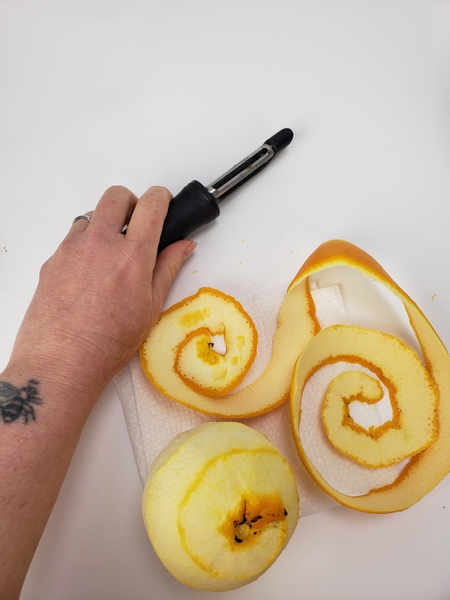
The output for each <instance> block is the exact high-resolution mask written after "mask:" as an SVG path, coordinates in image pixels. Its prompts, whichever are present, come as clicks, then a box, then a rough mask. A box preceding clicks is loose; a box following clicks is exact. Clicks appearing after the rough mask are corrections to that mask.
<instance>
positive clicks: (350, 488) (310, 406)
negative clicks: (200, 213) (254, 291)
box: [288, 240, 450, 513]
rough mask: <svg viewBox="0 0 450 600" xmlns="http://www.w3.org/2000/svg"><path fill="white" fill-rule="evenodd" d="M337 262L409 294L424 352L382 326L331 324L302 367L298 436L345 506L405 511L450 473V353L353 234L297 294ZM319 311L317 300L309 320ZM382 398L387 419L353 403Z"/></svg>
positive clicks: (296, 406) (295, 398) (311, 263)
mask: <svg viewBox="0 0 450 600" xmlns="http://www.w3.org/2000/svg"><path fill="white" fill-rule="evenodd" d="M335 266H347V267H352V268H355V269H357V270H359V271H360V272H362V273H363V274H364V275H366V276H367V277H369V278H370V279H371V280H373V281H377V282H379V283H381V284H383V285H384V286H385V287H386V288H387V289H388V290H389V291H390V292H392V293H393V294H394V295H395V296H397V297H398V298H400V300H401V301H402V303H403V305H404V307H405V310H406V312H407V315H408V318H409V322H410V325H411V327H412V329H413V331H414V333H415V335H416V338H417V341H418V343H419V346H420V351H421V355H422V356H421V357H420V356H419V355H418V354H417V353H416V352H414V350H413V349H412V348H410V347H409V346H407V345H406V344H405V343H404V342H402V341H401V340H400V339H398V338H397V337H395V336H391V335H388V334H386V333H382V332H380V331H376V330H372V329H366V328H362V327H356V326H348V325H332V326H329V327H326V328H324V329H322V330H321V331H319V332H318V333H317V335H316V336H315V337H314V338H313V339H312V340H311V341H310V342H309V343H308V345H307V346H306V347H305V349H304V350H303V352H302V353H301V354H300V357H299V358H298V360H297V362H296V365H295V369H294V375H293V380H292V388H291V406H290V408H291V429H292V433H293V437H294V441H295V443H296V446H297V450H298V453H299V456H300V458H301V460H302V462H303V464H304V466H305V467H306V469H307V471H308V472H309V474H310V475H311V476H312V478H313V479H314V480H315V481H316V482H317V483H318V485H319V486H320V487H321V488H322V489H323V490H325V491H326V492H327V493H328V494H329V495H330V496H332V497H333V498H335V499H336V500H337V501H338V502H340V503H341V504H344V505H345V506H349V507H350V508H355V509H358V510H362V511H366V512H374V513H385V512H393V511H399V510H404V509H406V508H408V507H409V506H411V505H412V504H414V503H415V502H417V501H418V500H420V499H421V498H422V497H423V496H424V495H425V494H427V493H428V492H429V491H430V490H431V489H432V488H433V487H434V486H436V485H437V484H438V483H439V481H441V479H443V478H444V477H445V476H446V475H447V474H448V473H449V472H450V357H449V354H448V352H447V350H446V348H445V347H444V345H443V344H442V342H441V340H440V339H439V337H438V335H437V334H436V332H435V331H434V329H433V327H432V326H431V324H430V323H429V322H428V320H427V319H426V317H425V316H424V315H423V313H422V312H421V311H420V309H419V308H418V307H417V305H416V304H415V303H414V302H413V300H411V298H410V297H409V296H408V295H407V294H405V292H404V291H403V290H402V289H401V288H400V287H399V286H398V285H397V284H396V283H395V281H393V280H392V279H391V277H390V276H389V275H388V274H387V273H386V272H385V271H384V269H383V268H382V267H381V266H380V265H379V264H378V263H377V262H376V261H375V260H374V259H373V258H372V257H371V256H369V255H368V254H366V253H365V252H364V251H363V250H361V249H360V248H358V247H356V246H354V245H352V244H350V243H348V242H345V241H342V240H332V241H330V242H326V243H325V244H322V245H321V246H320V247H319V248H318V249H317V250H316V251H315V252H314V253H313V254H312V255H311V256H310V257H309V258H308V259H307V261H306V262H305V264H304V265H303V267H302V268H301V269H300V271H299V273H298V274H297V276H296V278H295V279H294V281H293V282H292V284H291V286H290V288H289V292H288V293H290V292H291V291H292V290H293V289H295V287H297V286H304V285H305V282H306V283H307V282H308V281H309V277H310V276H311V275H313V274H316V273H317V272H319V271H321V270H323V269H327V268H329V267H335ZM307 285H308V283H307ZM313 314H314V306H312V311H311V312H310V314H308V315H305V319H307V320H308V321H309V320H310V319H311V318H312V316H313ZM383 396H384V397H385V398H387V399H388V400H389V403H390V409H391V417H390V418H388V419H387V420H386V421H385V422H384V423H382V424H381V425H377V424H370V423H369V424H368V425H367V426H366V425H365V426H362V425H360V424H359V423H358V422H357V421H355V419H354V418H353V417H354V416H355V415H354V413H352V412H351V410H350V408H351V405H352V404H358V403H359V404H361V405H365V406H366V408H367V407H369V408H370V407H371V406H374V405H375V404H376V403H377V402H378V401H379V400H380V399H381V398H382V397H383ZM352 415H353V416H352Z"/></svg>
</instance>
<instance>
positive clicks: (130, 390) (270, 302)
mask: <svg viewBox="0 0 450 600" xmlns="http://www.w3.org/2000/svg"><path fill="white" fill-rule="evenodd" d="M286 287H287V286H286V285H280V286H276V287H274V288H271V289H268V290H265V291H263V292H259V293H258V294H254V295H252V296H249V297H246V298H244V299H241V300H240V302H241V304H242V305H243V307H244V309H245V310H246V311H247V312H248V313H249V315H250V316H251V317H252V319H253V321H254V323H255V326H256V328H257V330H258V336H259V342H258V352H257V356H256V359H255V362H254V364H253V365H252V368H251V369H250V371H249V373H248V374H247V376H246V378H245V379H244V381H243V382H242V384H241V386H246V385H248V384H249V383H250V382H251V381H253V380H254V379H256V377H258V375H259V374H260V373H261V372H262V371H263V370H264V368H265V366H266V364H267V363H268V361H269V359H270V355H271V350H272V340H273V336H274V333H275V330H276V326H277V318H278V312H279V310H280V307H281V304H282V302H283V299H284V297H285V295H286ZM311 291H312V295H313V298H314V302H315V304H316V316H317V317H318V320H319V322H320V323H321V325H322V326H323V327H324V326H326V325H329V324H332V323H343V322H345V307H344V305H343V302H342V298H341V294H340V291H339V287H338V286H330V287H327V288H321V289H313V290H311ZM115 384H116V388H117V392H118V395H119V398H120V401H121V403H122V406H123V411H124V414H125V420H126V423H127V427H128V432H129V435H130V439H131V443H132V447H133V452H134V456H135V459H136V464H137V467H138V470H139V475H140V477H141V480H142V482H143V484H144V483H145V481H146V479H147V476H148V472H149V470H150V467H151V465H152V463H153V461H154V460H155V458H156V457H157V456H158V454H159V453H160V452H161V450H163V448H164V447H165V446H166V445H167V444H168V443H169V442H170V441H171V440H172V439H173V438H174V437H175V436H176V435H177V434H179V433H181V432H183V431H187V430H188V429H192V428H193V427H196V426H197V425H200V424H201V423H207V422H210V421H219V420H220V419H217V418H215V417H211V416H208V415H204V414H202V413H198V412H196V411H194V410H192V409H190V408H186V407H185V406H182V405H180V404H178V403H177V402H174V401H173V400H169V399H168V398H166V397H165V396H164V395H162V394H161V393H160V392H159V391H158V390H156V389H155V388H154V387H153V386H152V384H151V383H150V382H149V381H148V379H147V377H146V376H145V375H144V373H143V371H142V369H141V365H140V360H139V356H138V355H136V356H134V357H133V358H132V360H131V361H130V362H129V363H128V365H126V367H125V368H124V369H122V371H121V372H120V373H118V375H117V376H116V377H115ZM238 389H239V388H238ZM219 401H220V400H219ZM241 422H242V423H245V424H246V425H249V426H250V427H254V428H255V429H258V430H259V431H261V432H262V433H264V434H265V435H267V437H268V438H269V439H270V440H271V441H272V443H273V444H274V445H275V446H276V447H277V448H278V450H280V452H282V454H283V455H284V456H285V458H286V459H287V460H288V462H289V464H290V465H291V467H292V469H293V471H294V474H295V477H296V480H297V485H298V490H299V495H300V511H301V516H302V517H304V516H307V515H311V514H314V513H317V512H320V511H322V510H325V509H326V508H330V507H332V506H335V505H336V502H335V501H334V500H333V499H332V498H330V497H329V496H328V495H327V494H325V493H324V492H323V491H322V490H321V489H320V488H319V487H318V486H317V485H316V484H315V483H314V481H313V480H312V479H311V477H310V476H309V475H308V473H307V471H306V470H305V469H304V467H303V465H302V463H301V461H300V459H299V457H298V454H297V451H296V448H295V444H294V441H293V438H292V435H291V430H290V422H289V403H288V402H286V403H285V404H283V405H282V406H280V407H279V408H277V409H275V410H273V411H271V412H269V413H267V414H265V415H261V416H258V417H252V418H250V419H244V420H242V421H241Z"/></svg>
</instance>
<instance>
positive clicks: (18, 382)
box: [0, 365, 95, 600]
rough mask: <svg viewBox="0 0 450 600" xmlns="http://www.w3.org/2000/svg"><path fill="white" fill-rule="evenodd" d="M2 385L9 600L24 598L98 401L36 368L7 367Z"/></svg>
mask: <svg viewBox="0 0 450 600" xmlns="http://www.w3.org/2000/svg"><path fill="white" fill-rule="evenodd" d="M0 382H1V383H0V391H2V395H1V396H0V399H1V402H2V407H1V408H2V412H1V418H0V430H1V431H0V473H1V481H2V485H1V487H0V514H1V519H0V572H1V577H0V598H2V599H3V600H9V599H13V598H18V596H19V594H20V589H21V587H22V584H23V580H24V578H25V575H26V572H27V569H28V567H29V564H30V562H31V560H32V557H33V554H34V552H35V549H36V547H37V544H38V542H39V539H40V537H41V535H42V532H43V530H44V528H45V525H46V523H47V520H48V518H49V516H50V513H51V510H52V508H53V505H54V503H55V501H56V498H57V496H58V492H59V489H60V487H61V484H62V482H63V480H64V476H65V474H66V471H67V469H68V466H69V463H70V460H71V458H72V455H73V452H74V450H75V447H76V444H77V442H78V439H79V436H80V434H81V431H82V429H83V425H84V423H85V421H86V418H87V416H88V415H89V412H90V410H91V408H92V406H93V405H94V403H95V398H94V397H88V396H86V395H84V396H81V397H80V395H79V393H77V392H74V390H73V389H71V387H70V385H67V384H64V383H63V382H61V381H60V382H56V379H55V377H54V375H48V374H47V371H46V368H41V369H40V368H39V367H38V366H37V365H35V366H34V368H33V370H32V371H31V370H28V368H24V367H22V366H21V367H15V366H11V367H7V368H6V370H5V371H4V372H3V373H2V374H0ZM14 392H15V393H14ZM13 393H14V395H13Z"/></svg>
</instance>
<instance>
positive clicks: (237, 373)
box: [140, 286, 318, 418]
mask: <svg viewBox="0 0 450 600" xmlns="http://www.w3.org/2000/svg"><path fill="white" fill-rule="evenodd" d="M310 302H311V299H310V295H309V290H308V292H307V293H306V295H305V294H304V293H303V289H302V286H299V287H297V288H295V289H294V290H293V291H292V293H290V294H288V295H287V296H286V298H285V299H284V301H283V305H282V307H281V309H280V313H279V316H278V327H277V330H276V332H275V336H274V340H273V346H272V353H271V357H270V360H269V363H268V364H267V366H266V368H265V369H264V371H263V373H262V374H261V375H260V376H259V377H257V378H256V379H255V380H254V381H252V382H251V384H250V385H247V386H244V387H241V389H239V390H237V391H233V390H234V389H235V388H236V387H237V386H238V385H239V384H240V383H242V381H243V379H244V377H245V375H246V374H247V372H248V371H249V369H250V367H251V364H252V363H253V360H254V358H255V355H256V350H257V339H258V334H257V331H256V329H255V326H254V324H253V322H252V320H251V318H250V316H249V315H248V314H247V313H246V312H245V311H244V309H243V307H242V305H241V304H240V303H239V302H238V301H237V300H235V299H234V298H233V297H231V296H228V295H226V294H224V293H223V292H221V291H219V290H215V289H212V288H200V290H199V291H198V292H197V294H194V295H193V296H189V297H188V298H186V299H184V300H182V301H181V302H178V303H177V304H175V305H173V306H171V307H170V308H169V309H167V310H166V311H165V312H163V313H162V315H161V317H160V319H159V320H158V322H157V323H156V325H155V326H154V327H153V328H152V329H151V331H150V332H149V334H148V336H147V338H146V339H145V340H144V342H143V344H142V345H141V348H140V357H141V365H142V368H143V371H144V373H145V374H146V376H147V377H148V379H149V380H150V381H151V383H152V384H153V385H154V386H155V387H156V389H158V390H159V391H160V392H161V393H162V394H164V395H165V396H166V397H168V398H171V399H172V400H175V401H176V402H178V403H180V404H183V405H184V406H187V407H189V408H192V409H194V410H197V411H199V412H202V413H205V414H209V415H213V416H216V417H225V418H246V417H252V416H256V415H260V414H263V413H266V412H269V411H270V410H272V409H274V408H276V407H277V406H279V405H280V404H282V403H283V402H285V401H286V400H288V398H289V389H290V385H291V378H292V370H293V368H294V364H295V361H296V359H297V357H298V355H299V354H300V352H301V351H302V350H303V348H304V347H305V345H306V343H307V342H308V341H309V340H310V339H311V338H312V337H313V336H314V334H315V333H316V331H317V327H318V325H317V321H316V320H315V319H309V320H308V319H301V318H300V316H301V314H302V313H307V312H308V309H309V304H310Z"/></svg>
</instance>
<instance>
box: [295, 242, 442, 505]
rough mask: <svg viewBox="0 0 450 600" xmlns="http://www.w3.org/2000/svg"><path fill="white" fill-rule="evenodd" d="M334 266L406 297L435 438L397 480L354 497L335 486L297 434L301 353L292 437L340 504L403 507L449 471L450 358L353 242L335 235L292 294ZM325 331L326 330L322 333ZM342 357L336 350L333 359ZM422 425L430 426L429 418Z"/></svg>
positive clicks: (411, 306)
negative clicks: (432, 395)
mask: <svg viewBox="0 0 450 600" xmlns="http://www.w3.org/2000/svg"><path fill="white" fill-rule="evenodd" d="M334 266H350V267H353V268H356V269H358V270H359V271H361V272H362V273H363V274H365V275H367V276H368V277H369V278H370V279H372V280H375V281H378V282H380V283H382V284H383V285H384V286H386V288H387V289H389V290H390V291H391V292H392V293H393V294H395V295H396V296H397V297H398V298H400V300H401V301H402V302H403V304H404V307H405V310H406V312H407V314H408V317H409V321H410V324H411V326H412V328H413V330H414V332H415V334H416V337H417V340H418V342H419V344H420V349H421V353H422V356H423V359H424V362H425V369H426V371H427V374H428V375H427V377H429V381H430V382H431V387H432V388H434V390H435V392H436V395H437V409H436V414H437V418H436V422H437V425H438V431H437V437H436V439H434V441H433V442H432V443H431V444H430V445H428V447H426V448H425V449H423V450H422V451H419V452H418V453H417V454H414V456H413V457H412V458H411V460H410V461H409V463H408V464H407V465H406V466H405V468H404V469H403V471H402V472H401V474H400V475H399V476H398V477H397V478H396V479H395V481H394V482H393V483H391V484H388V485H385V486H382V487H380V488H377V489H373V490H371V491H370V492H368V493H366V494H364V495H361V496H356V497H353V496H350V495H348V494H344V493H341V492H339V491H337V490H336V489H335V488H334V487H333V486H331V485H330V484H329V483H328V481H327V480H325V479H324V478H323V477H322V475H321V474H320V472H319V470H318V469H317V468H316V467H315V466H314V465H313V464H312V463H311V462H310V461H309V459H308V456H307V453H306V452H305V449H304V448H303V446H302V441H301V438H300V436H299V429H300V421H301V395H302V388H303V382H302V380H303V368H302V366H301V364H302V356H300V358H299V360H298V362H297V364H296V368H295V372H294V377H293V381H292V388H291V428H292V433H293V437H294V440H295V443H296V446H297V450H298V453H299V456H300V458H301V459H302V462H303V463H304V465H305V467H306V469H307V470H308V472H309V473H310V475H311V476H312V477H313V479H314V480H315V481H316V482H317V483H318V484H319V485H320V487H322V489H324V490H325V491H326V492H327V493H328V494H330V495H331V496H332V497H334V498H335V499H336V500H338V501H339V502H340V503H341V504H344V505H346V506H349V507H351V508H355V509H357V510H362V511H366V512H380V513H382V512H393V511H399V510H404V509H406V508H408V507H409V506H411V505H412V504H414V503H415V502H417V501H418V500H420V499H421V498H422V497H423V496H424V495H425V494H427V493H428V492H429V491H430V490H431V489H432V488H433V487H434V486H436V485H437V484H438V483H439V481H441V480H442V479H443V477H445V476H446V475H447V474H448V473H449V472H450V357H449V354H448V352H447V350H446V348H445V347H444V345H443V344H442V342H441V340H440V339H439V337H438V335H437V334H436V332H435V331H434V329H433V327H432V326H431V324H430V323H429V322H428V320H427V319H426V317H425V316H424V315H423V313H422V312H421V311H420V309H419V308H418V307H417V305H416V304H415V303H414V302H413V300H411V298H410V297H409V296H408V295H407V294H405V292H404V291H403V290H402V289H401V288H400V287H399V286H398V285H397V284H396V283H395V281H393V280H392V278H391V277H390V276H389V275H388V274H387V273H386V272H385V271H384V269H383V268H382V267H381V266H380V265H379V264H378V263H377V262H376V261H375V260H374V259H373V258H372V257H371V256H370V255H368V254H367V253H365V252H364V251H363V250H361V249H360V248H358V247H356V246H354V245H353V244H350V243H349V242H345V241H343V240H332V241H330V242H326V243H325V244H322V245H321V246H320V247H319V248H318V249H317V250H316V251H315V252H314V253H313V254H312V255H311V256H310V257H309V258H308V260H307V261H306V262H305V264H304V265H303V266H302V268H301V269H300V271H299V273H298V274H297V276H296V278H295V279H294V280H293V282H292V283H291V285H290V288H289V291H288V293H291V291H293V290H294V289H295V288H296V287H298V286H304V284H305V281H307V280H308V278H309V276H311V275H313V274H314V273H317V272H319V271H321V270H322V269H326V268H328V267H334ZM306 319H307V320H310V319H311V314H309V315H306ZM324 332H325V330H324V331H323V332H322V333H321V334H320V335H322V334H323V333H324ZM338 354H339V353H338ZM305 356H307V351H305ZM339 358H340V357H339V356H336V355H335V356H334V357H333V360H338V359H339ZM424 425H425V426H427V424H426V423H424ZM432 428H433V427H431V429H432Z"/></svg>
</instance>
